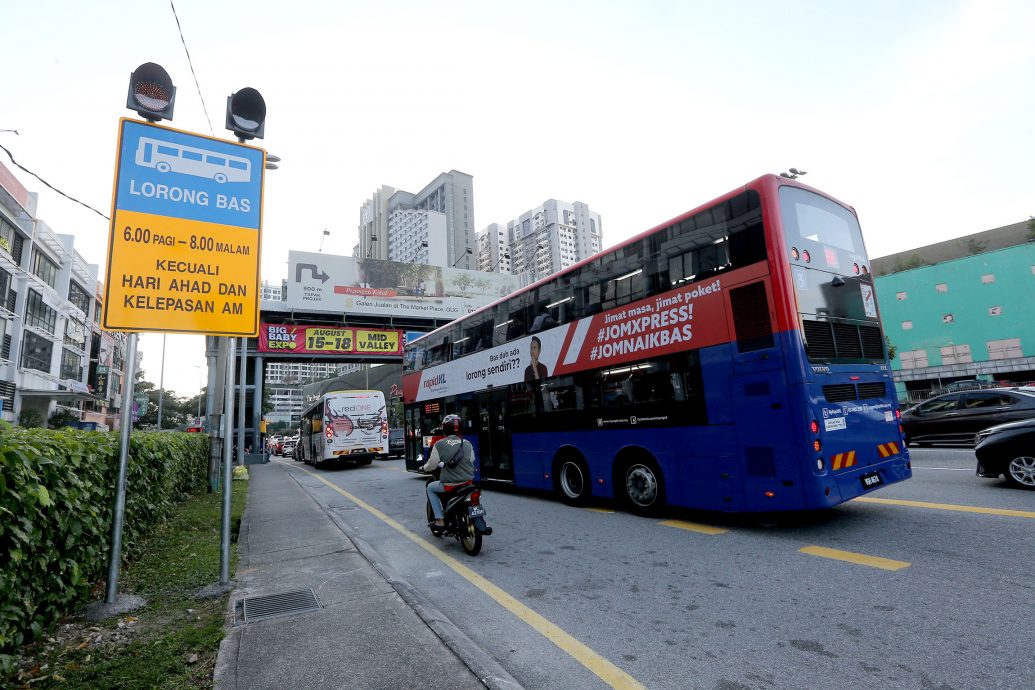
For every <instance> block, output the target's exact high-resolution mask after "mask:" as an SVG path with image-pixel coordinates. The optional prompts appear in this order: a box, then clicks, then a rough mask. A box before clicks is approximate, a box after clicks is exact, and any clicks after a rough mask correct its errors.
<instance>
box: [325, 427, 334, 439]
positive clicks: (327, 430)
mask: <svg viewBox="0 0 1035 690" xmlns="http://www.w3.org/2000/svg"><path fill="white" fill-rule="evenodd" d="M323 435H324V436H326V437H327V442H328V443H330V442H331V441H333V440H334V427H333V426H330V425H328V426H325V427H324V428H323Z"/></svg>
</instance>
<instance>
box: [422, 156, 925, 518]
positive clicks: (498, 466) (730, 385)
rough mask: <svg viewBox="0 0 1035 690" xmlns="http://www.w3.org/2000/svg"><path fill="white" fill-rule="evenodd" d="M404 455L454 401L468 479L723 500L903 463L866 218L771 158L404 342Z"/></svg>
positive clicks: (742, 503)
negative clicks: (745, 180)
mask: <svg viewBox="0 0 1035 690" xmlns="http://www.w3.org/2000/svg"><path fill="white" fill-rule="evenodd" d="M403 389H404V390H403V393H404V401H405V403H406V407H405V417H406V425H407V441H408V445H407V468H408V469H411V470H413V469H415V467H417V466H418V463H419V456H420V454H421V453H420V451H421V448H420V445H421V444H420V443H419V440H420V439H421V438H422V436H423V435H426V434H427V433H429V432H430V430H431V429H433V428H434V427H436V426H437V425H438V423H439V421H440V420H441V418H442V416H444V415H446V414H449V413H457V414H459V415H460V416H461V418H462V420H463V426H464V433H465V435H466V437H467V438H469V439H470V440H471V442H472V443H473V444H474V445H475V448H476V450H477V453H478V457H479V472H480V475H481V477H482V478H483V479H489V480H499V481H506V482H512V483H514V484H516V485H518V486H521V487H526V488H531V489H537V490H546V491H552V492H555V493H556V494H557V495H558V496H559V497H560V498H562V499H563V500H565V501H566V502H568V503H572V504H583V503H585V502H587V501H588V500H590V499H591V498H594V497H596V498H603V499H615V500H617V501H618V502H619V503H621V504H623V505H624V506H626V507H627V508H629V509H630V510H632V511H634V512H638V513H641V514H656V513H657V512H658V511H659V510H661V509H662V508H663V507H664V506H665V505H673V506H683V507H688V508H695V509H705V510H717V511H726V512H763V511H765V512H767V511H779V510H803V509H817V508H826V507H831V506H834V505H837V504H839V503H842V502H844V501H847V500H850V499H852V498H855V497H857V496H860V495H863V494H865V493H869V492H870V491H873V490H874V489H876V488H878V487H881V486H884V485H887V484H892V483H894V482H898V481H902V480H904V479H907V478H909V477H910V476H911V468H910V463H909V455H908V452H907V450H906V447H905V443H904V441H903V436H902V431H901V427H900V425H899V416H900V412H899V405H898V401H897V400H896V398H895V389H894V385H893V382H892V379H891V372H890V367H889V366H888V360H887V352H886V348H885V340H884V336H883V333H882V330H881V324H880V318H879V313H878V308H877V304H876V300H875V297H874V289H873V280H872V277H871V275H870V273H869V260H868V258H867V256H866V251H865V247H864V245H863V241H862V235H861V232H860V230H859V225H858V221H857V219H856V216H855V212H854V211H853V210H852V209H851V208H850V207H848V206H846V205H844V204H842V203H840V202H838V201H836V200H834V199H832V198H831V197H829V196H826V195H824V194H823V193H821V192H819V191H817V190H815V189H812V188H810V187H807V186H805V185H802V184H801V183H798V182H796V181H792V180H789V179H786V178H781V177H777V176H773V175H767V176H764V177H761V178H759V179H757V180H755V181H753V182H751V183H749V184H747V185H745V186H744V187H742V188H740V189H737V190H735V191H733V192H730V193H729V194H727V195H725V196H723V197H721V198H719V199H717V200H716V201H714V202H711V203H709V204H706V205H704V206H702V207H700V208H697V209H695V210H693V211H691V212H689V213H687V214H684V215H682V216H680V217H678V218H676V219H674V220H672V221H670V222H667V223H664V224H662V225H660V226H658V227H656V228H654V229H652V230H649V231H647V232H646V233H643V234H641V235H639V236H637V237H634V238H633V239H631V240H629V241H627V242H625V243H623V244H621V245H619V246H617V247H614V248H611V249H608V250H605V251H603V252H601V253H599V254H597V255H595V256H593V257H590V258H588V259H586V260H584V261H582V262H581V263H578V264H576V265H574V266H572V267H570V268H567V269H565V270H563V271H561V272H559V273H557V274H554V275H552V276H550V277H548V278H546V279H544V280H541V281H539V282H537V283H534V284H532V285H530V286H528V287H527V288H525V289H523V290H521V291H519V292H516V293H514V294H512V295H510V296H509V297H506V298H504V299H502V300H500V301H498V302H495V303H493V304H490V305H488V306H487V307H484V308H482V309H480V310H478V311H476V312H474V313H472V314H469V315H467V316H465V317H463V318H461V319H458V320H456V321H454V322H452V323H451V324H449V325H447V326H444V327H442V328H440V329H438V330H436V331H434V332H432V333H430V334H428V335H426V336H425V337H422V338H420V339H418V340H416V341H414V342H412V343H408V344H407V346H406V350H405V353H404V377H403Z"/></svg>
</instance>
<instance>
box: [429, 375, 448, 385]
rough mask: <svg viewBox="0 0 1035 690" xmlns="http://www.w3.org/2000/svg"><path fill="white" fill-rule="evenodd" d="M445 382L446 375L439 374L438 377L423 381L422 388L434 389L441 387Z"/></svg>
mask: <svg viewBox="0 0 1035 690" xmlns="http://www.w3.org/2000/svg"><path fill="white" fill-rule="evenodd" d="M445 382H446V375H445V374H439V375H438V376H434V377H432V378H430V379H428V380H427V381H425V382H424V387H425V388H434V387H435V386H441V385H442V384H444V383H445Z"/></svg>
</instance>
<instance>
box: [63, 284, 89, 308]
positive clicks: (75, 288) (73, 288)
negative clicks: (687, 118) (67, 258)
mask: <svg viewBox="0 0 1035 690" xmlns="http://www.w3.org/2000/svg"><path fill="white" fill-rule="evenodd" d="M68 301H69V302H71V303H72V304H74V305H75V306H77V307H79V308H80V309H81V310H82V312H83V313H84V314H89V313H90V302H91V301H92V300H91V298H90V294H89V293H88V292H87V291H86V290H85V289H83V288H81V287H80V286H79V284H78V283H76V282H75V281H69V283H68Z"/></svg>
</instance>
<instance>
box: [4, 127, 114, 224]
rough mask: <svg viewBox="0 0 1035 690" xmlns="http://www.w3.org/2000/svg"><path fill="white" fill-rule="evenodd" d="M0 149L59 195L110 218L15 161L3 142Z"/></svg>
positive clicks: (18, 164) (105, 217)
mask: <svg viewBox="0 0 1035 690" xmlns="http://www.w3.org/2000/svg"><path fill="white" fill-rule="evenodd" d="M0 149H3V150H4V153H6V154H7V157H8V158H10V159H11V162H12V163H14V164H15V165H16V166H18V167H19V168H21V169H22V170H24V171H25V172H27V173H29V174H30V175H32V176H33V177H35V178H36V179H37V180H39V181H40V182H42V183H43V184H45V185H47V186H48V187H50V188H51V189H53V190H54V191H55V192H57V193H58V194H60V195H61V196H63V197H65V198H66V199H71V200H72V201H74V202H76V203H77V204H79V205H80V206H85V207H86V208H88V209H90V210H91V211H93V212H94V213H96V214H97V215H98V216H100V217H101V218H103V219H104V220H111V219H110V218H108V216H106V215H104V214H103V213H101V212H100V211H98V210H97V209H95V208H94V207H93V206H91V205H90V204H87V203H85V202H82V201H79V199H76V198H75V197H74V196H71V195H69V194H65V193H64V192H62V191H61V190H60V189H58V188H57V187H55V186H54V185H52V184H50V183H49V182H47V181H46V180H44V179H43V178H42V177H40V176H39V175H37V174H36V173H34V172H33V171H31V170H29V169H28V168H26V167H25V166H24V165H22V164H21V163H19V162H18V161H16V160H15V159H14V156H13V155H12V154H11V152H10V151H8V150H7V147H6V146H4V145H3V144H0Z"/></svg>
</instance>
